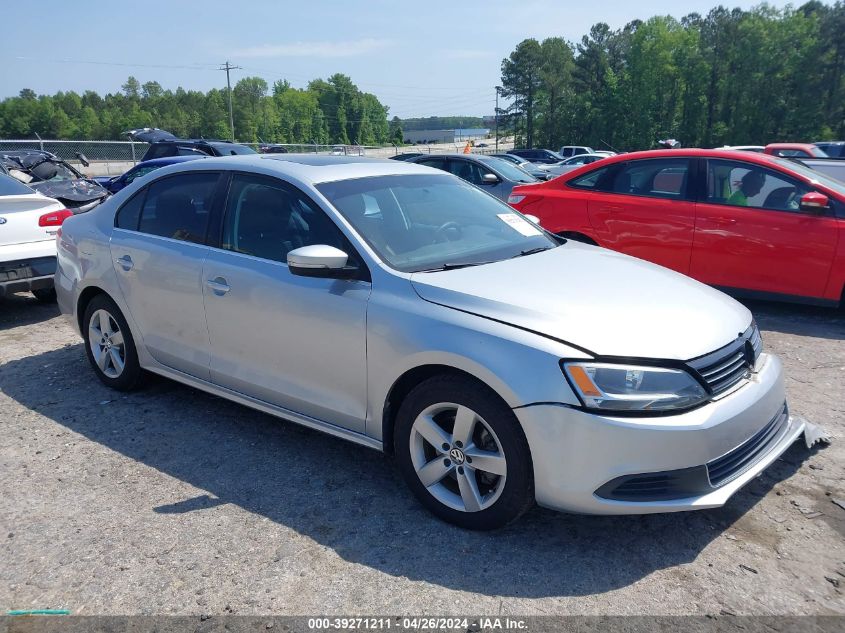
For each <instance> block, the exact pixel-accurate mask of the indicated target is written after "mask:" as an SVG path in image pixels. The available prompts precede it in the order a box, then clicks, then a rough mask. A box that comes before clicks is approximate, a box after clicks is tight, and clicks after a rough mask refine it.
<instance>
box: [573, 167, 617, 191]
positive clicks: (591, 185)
mask: <svg viewBox="0 0 845 633" xmlns="http://www.w3.org/2000/svg"><path fill="white" fill-rule="evenodd" d="M608 173H609V168H608V167H601V168H600V169H594V170H593V171H591V172H589V173H587V174H584V175H583V176H580V177H579V178H576V179H575V180H573V181H571V182H569V183H568V184H569V186H570V187H577V188H579V189H595V190H598V188H599V183H600V182H601V181H602V180H603V179H604V176H606V175H607V174H608Z"/></svg>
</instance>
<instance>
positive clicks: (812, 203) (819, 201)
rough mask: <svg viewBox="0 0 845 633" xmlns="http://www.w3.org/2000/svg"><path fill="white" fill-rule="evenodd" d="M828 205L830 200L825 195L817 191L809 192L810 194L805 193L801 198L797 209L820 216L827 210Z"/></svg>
mask: <svg viewBox="0 0 845 633" xmlns="http://www.w3.org/2000/svg"><path fill="white" fill-rule="evenodd" d="M829 205H830V200H829V199H828V197H827V196H826V195H824V194H823V193H819V192H818V191H811V192H810V193H805V194H804V195H803V196H801V202H800V204H799V208H800V209H801V211H806V212H807V213H814V214H816V215H820V214H822V213H824V212H825V211H826V210H827V208H828V206H829Z"/></svg>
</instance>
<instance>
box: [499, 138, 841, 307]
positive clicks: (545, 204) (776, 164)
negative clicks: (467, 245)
mask: <svg viewBox="0 0 845 633" xmlns="http://www.w3.org/2000/svg"><path fill="white" fill-rule="evenodd" d="M508 202H510V203H511V205H512V206H513V207H515V208H516V209H518V210H519V211H521V212H522V213H525V214H529V215H533V216H536V217H537V218H539V219H540V223H541V225H542V226H543V227H545V228H546V229H548V230H550V231H552V232H554V233H557V234H559V235H562V236H564V237H569V238H573V239H576V240H579V241H584V242H588V243H592V244H597V245H599V246H604V247H606V248H610V249H613V250H616V251H620V252H622V253H626V254H628V255H633V256H634V257H640V258H642V259H647V260H649V261H651V262H655V263H657V264H661V265H663V266H666V267H668V268H672V269H674V270H676V271H678V272H681V273H683V274H685V275H689V276H691V277H694V278H695V279H698V280H699V281H703V282H704V283H707V284H710V285H712V286H716V287H719V288H722V289H725V290H729V291H732V293H733V294H736V295H740V296H746V297H759V298H775V299H782V300H788V301H801V302H809V303H817V304H822V305H835V304H838V303H839V302H840V301H845V296H843V287H844V286H845V184H843V183H842V182H840V181H838V180H834V179H833V178H830V177H828V176H825V175H824V174H822V173H820V172H817V171H813V170H811V169H809V168H808V167H805V166H803V165H800V164H797V163H795V162H793V161H790V160H787V159H785V158H776V157H773V156H767V155H764V154H756V153H751V152H737V151H726V150H703V149H689V150H677V149H676V150H659V151H649V152H636V153H632V154H623V155H620V156H613V157H611V158H606V159H604V160H602V161H599V162H596V163H592V164H590V165H585V166H584V167H581V168H579V169H577V170H575V171H573V172H570V173H568V174H566V175H564V176H561V177H559V178H555V179H554V180H550V181H548V182H545V183H541V184H537V185H522V186H519V187H515V188H514V189H513V192H512V193H511V196H510V198H509V200H508ZM573 274H577V271H573ZM597 291H598V289H597Z"/></svg>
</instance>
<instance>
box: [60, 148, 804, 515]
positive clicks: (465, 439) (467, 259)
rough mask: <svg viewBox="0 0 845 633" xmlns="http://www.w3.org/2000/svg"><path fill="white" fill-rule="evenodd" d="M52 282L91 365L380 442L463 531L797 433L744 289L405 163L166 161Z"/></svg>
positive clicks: (86, 218)
mask: <svg viewBox="0 0 845 633" xmlns="http://www.w3.org/2000/svg"><path fill="white" fill-rule="evenodd" d="M56 289H57V293H58V298H59V303H60V306H61V309H62V311H63V313H64V314H66V315H67V316H68V318H69V319H70V321H71V323H72V324H73V325H74V326H75V327H76V328H77V329H78V331H79V332H80V333H81V335H82V337H83V339H84V341H85V350H86V353H87V355H88V359H89V361H90V363H91V366H92V367H93V369H94V372H95V373H96V375H97V377H98V378H99V379H100V380H101V381H102V382H103V383H105V384H106V385H108V386H110V387H113V388H115V389H119V390H128V389H132V388H134V387H136V386H137V385H138V384H139V382H140V381H141V380H142V378H143V377H144V374H145V372H152V373H155V374H160V375H162V376H166V377H168V378H172V379H174V380H177V381H179V382H182V383H185V384H187V385H191V386H193V387H196V388H198V389H202V390H205V391H208V392H210V393H213V394H216V395H219V396H221V397H224V398H228V399H230V400H234V401H236V402H239V403H242V404H244V405H247V406H249V407H253V408H255V409H259V410H261V411H265V412H268V413H271V414H274V415H277V416H279V417H281V418H285V419H288V420H292V421H294V422H297V423H300V424H303V425H305V426H308V427H311V428H315V429H319V430H321V431H325V432H327V433H330V434H332V435H335V436H339V437H342V438H345V439H348V440H351V441H353V442H357V443H359V444H363V445H365V446H368V447H371V448H373V449H377V450H383V451H387V452H391V453H394V454H395V458H396V460H397V462H398V465H399V469H400V471H401V473H402V474H403V476H404V478H405V479H406V481H407V483H408V485H409V487H410V488H411V490H412V491H413V492H414V494H416V495H417V497H418V498H419V499H420V501H421V502H422V503H423V504H424V505H425V506H426V507H428V508H429V509H430V510H431V511H432V512H433V513H435V514H436V515H437V516H439V517H441V518H443V519H444V520H447V521H451V522H453V523H456V524H458V525H460V526H464V527H468V528H474V529H490V528H495V527H498V526H501V525H504V524H506V523H508V522H509V521H512V520H514V519H515V518H517V517H518V516H519V515H520V514H522V513H523V512H524V511H525V510H526V509H527V508H529V507H530V506H531V505H532V504H533V503H535V501H536V502H537V503H539V504H541V505H543V506H547V507H550V508H556V509H560V510H566V511H576V512H585V513H598V514H622V513H644V512H667V511H676V510H692V509H697V508H711V507H715V506H719V505H722V504H724V503H725V502H726V501H727V499H728V498H729V497H730V496H731V495H732V494H733V493H735V492H736V491H737V490H738V489H739V488H740V487H742V486H743V485H745V484H746V483H747V482H748V481H749V480H751V479H752V478H754V477H755V476H756V475H757V474H758V473H759V472H760V471H762V470H763V469H764V468H765V467H766V466H768V465H769V464H770V463H772V462H773V461H774V460H775V459H776V458H777V457H778V456H779V455H780V454H781V453H782V452H783V451H784V450H786V448H787V447H788V446H789V445H790V444H791V443H792V442H793V441H794V440H795V439H796V438H798V436H799V435H800V434H801V433H802V432H803V431H804V428H805V426H804V422H803V421H802V420H801V419H800V418H797V417H793V416H791V415H790V414H789V412H788V410H787V407H786V399H785V394H784V380H783V373H782V369H781V363H780V361H779V360H778V358H776V357H775V356H772V355H769V354H766V353H765V352H763V350H762V341H761V339H760V335H759V332H758V331H757V328H756V327H755V325H754V323H753V321H752V318H751V314H750V313H749V312H748V310H747V309H746V308H744V307H743V306H742V305H740V304H739V303H737V302H735V301H734V300H732V299H730V298H728V297H727V296H725V295H723V294H721V293H720V292H718V291H716V290H713V289H711V288H708V287H707V286H704V285H702V284H700V283H697V282H695V281H693V280H691V279H688V278H686V277H683V276H681V275H678V274H676V273H674V272H671V271H669V270H666V269H663V268H660V267H658V266H654V265H652V264H649V263H646V262H644V261H640V260H637V259H633V258H630V257H627V256H624V255H621V254H618V253H614V252H611V251H607V250H603V249H600V248H596V247H592V246H587V245H584V244H579V243H577V242H571V241H569V242H567V241H565V240H562V239H560V238H556V237H555V236H553V235H550V234H548V233H546V232H545V231H543V230H542V229H541V228H539V227H538V226H537V225H535V224H534V223H532V222H530V221H529V220H527V219H526V218H525V217H524V216H522V215H520V214H518V213H517V212H515V211H514V210H513V209H511V208H510V207H508V206H507V205H505V204H503V203H501V202H500V201H498V200H496V199H494V198H493V197H492V196H489V195H486V194H485V193H484V192H482V191H480V190H479V189H477V188H476V187H473V186H471V185H469V184H467V183H466V182H464V181H462V180H460V179H459V178H456V177H455V176H453V175H450V174H446V173H443V172H442V171H438V170H435V169H431V168H428V167H423V166H420V165H415V164H411V163H403V162H397V161H389V160H387V161H376V160H368V159H360V158H359V159H355V158H346V157H321V156H296V155H290V154H288V155H268V156H249V157H247V156H244V157H226V158H213V159H207V160H203V161H193V162H190V163H183V164H180V165H174V166H172V167H165V168H163V169H161V170H157V171H156V172H153V173H152V174H150V175H149V176H147V177H146V178H143V179H139V180H138V181H136V182H134V183H132V184H131V185H130V186H128V187H127V188H126V189H124V190H123V191H121V192H120V193H118V194H117V195H115V196H114V197H113V198H111V199H109V200H108V201H106V202H105V203H104V204H102V205H100V206H99V207H97V208H96V209H94V210H93V211H91V212H89V213H86V214H83V215H77V216H74V217H71V218H69V219H68V220H66V221H65V224H64V226H63V227H62V230H61V234H60V235H59V236H58V271H57V273H56Z"/></svg>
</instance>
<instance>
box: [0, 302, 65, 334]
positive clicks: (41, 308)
mask: <svg viewBox="0 0 845 633" xmlns="http://www.w3.org/2000/svg"><path fill="white" fill-rule="evenodd" d="M58 315H59V307H58V306H57V305H56V304H55V303H42V302H40V301H38V299H36V298H35V297H33V296H32V295H31V294H29V293H26V294H14V295H10V296H8V297H2V298H0V331H3V330H9V329H11V328H14V327H22V326H24V325H32V324H33V323H41V322H43V321H49V320H50V319H54V318H56V317H57V316H58Z"/></svg>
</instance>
